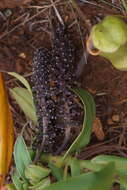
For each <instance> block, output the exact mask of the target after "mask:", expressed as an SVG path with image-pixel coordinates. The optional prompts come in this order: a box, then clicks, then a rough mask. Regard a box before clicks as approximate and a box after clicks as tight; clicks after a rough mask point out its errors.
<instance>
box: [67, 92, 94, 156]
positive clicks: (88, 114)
mask: <svg viewBox="0 0 127 190" xmlns="http://www.w3.org/2000/svg"><path fill="white" fill-rule="evenodd" d="M73 91H74V92H75V93H76V94H77V95H78V96H79V97H80V99H81V101H82V103H83V106H84V122H83V128H82V130H81V133H80V134H79V136H78V137H77V138H76V139H75V141H74V142H73V143H72V145H71V146H70V148H69V149H68V150H67V152H66V153H65V155H64V159H65V158H66V157H67V156H68V155H69V153H70V152H74V151H78V150H80V149H81V148H83V147H85V146H86V145H87V144H88V143H89V141H90V136H91V132H92V126H93V120H94V118H95V103H94V100H93V98H92V96H91V95H90V94H89V93H88V92H87V91H85V90H83V89H81V88H80V89H74V90H73Z"/></svg>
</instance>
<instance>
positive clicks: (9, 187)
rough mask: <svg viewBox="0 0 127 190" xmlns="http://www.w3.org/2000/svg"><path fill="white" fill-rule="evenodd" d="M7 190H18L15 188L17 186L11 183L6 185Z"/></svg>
mask: <svg viewBox="0 0 127 190" xmlns="http://www.w3.org/2000/svg"><path fill="white" fill-rule="evenodd" d="M6 190H17V189H16V188H15V185H14V184H12V183H11V184H7V185H6ZM19 190H20V189H19Z"/></svg>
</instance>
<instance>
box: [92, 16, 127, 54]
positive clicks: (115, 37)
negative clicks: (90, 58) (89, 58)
mask: <svg viewBox="0 0 127 190" xmlns="http://www.w3.org/2000/svg"><path fill="white" fill-rule="evenodd" d="M91 38H92V41H93V44H94V46H95V47H96V48H97V49H99V50H101V51H102V52H107V53H108V52H109V53H112V52H115V51H116V50H117V49H118V48H119V47H120V46H122V45H124V44H125V43H126V42H127V24H126V23H125V22H124V21H123V20H122V19H120V18H118V17H116V16H107V17H105V19H104V20H103V21H102V22H101V23H99V24H96V25H95V26H94V27H93V28H92V31H91Z"/></svg>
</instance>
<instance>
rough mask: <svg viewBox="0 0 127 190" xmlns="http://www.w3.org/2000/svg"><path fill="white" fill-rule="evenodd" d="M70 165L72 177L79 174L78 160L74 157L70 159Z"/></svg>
mask: <svg viewBox="0 0 127 190" xmlns="http://www.w3.org/2000/svg"><path fill="white" fill-rule="evenodd" d="M70 167H71V176H72V177H74V176H79V175H80V170H81V169H80V162H79V161H78V160H77V159H75V158H73V159H72V161H71V164H70Z"/></svg>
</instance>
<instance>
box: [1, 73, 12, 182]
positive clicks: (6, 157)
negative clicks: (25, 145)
mask: <svg viewBox="0 0 127 190" xmlns="http://www.w3.org/2000/svg"><path fill="white" fill-rule="evenodd" d="M13 143H14V129H13V119H12V114H11V111H10V108H9V103H8V97H7V92H6V88H5V83H4V79H3V75H2V73H0V186H2V185H3V184H4V179H5V176H6V175H7V173H8V170H9V166H10V163H11V158H12V152H13Z"/></svg>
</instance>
